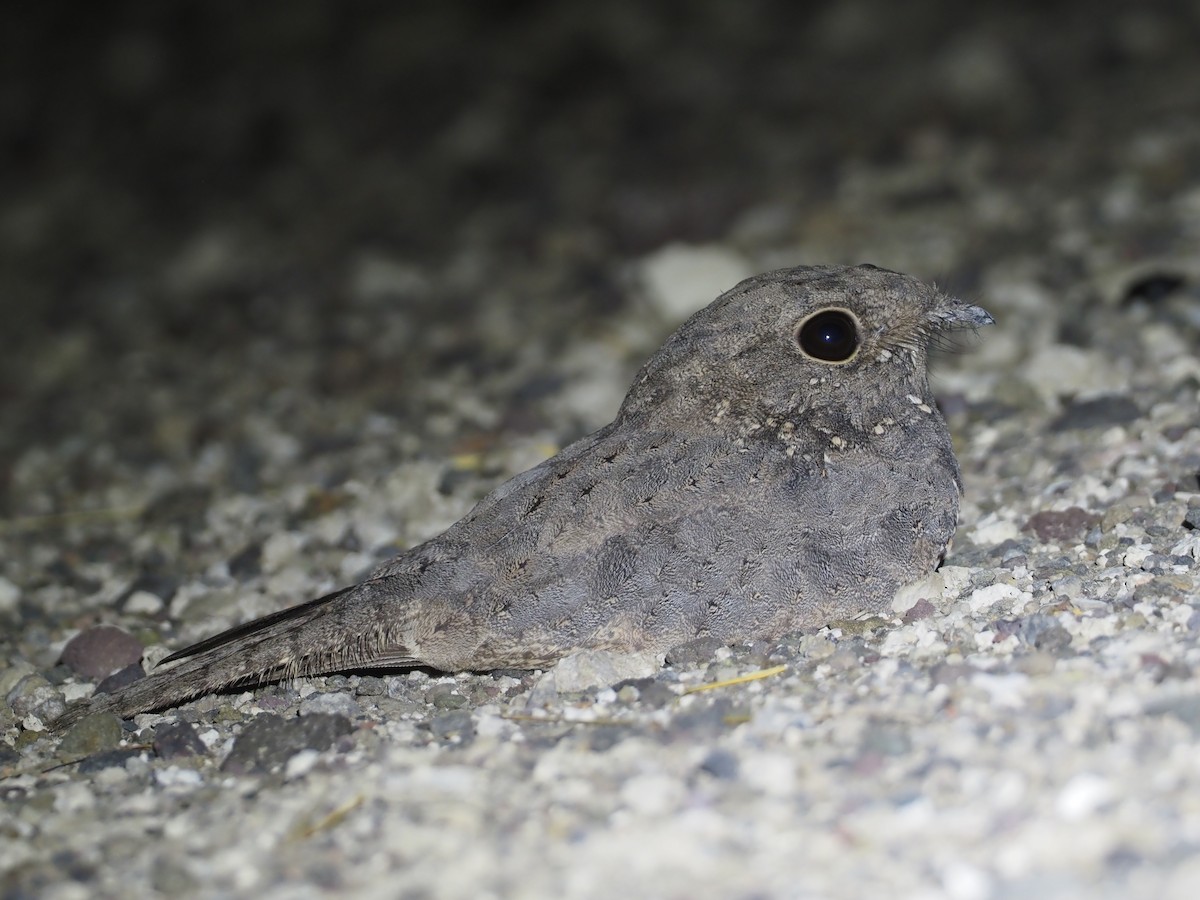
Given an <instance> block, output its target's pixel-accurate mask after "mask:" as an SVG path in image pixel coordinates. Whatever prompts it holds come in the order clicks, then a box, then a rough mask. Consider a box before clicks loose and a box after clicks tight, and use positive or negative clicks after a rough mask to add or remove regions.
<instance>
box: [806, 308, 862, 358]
mask: <svg viewBox="0 0 1200 900" xmlns="http://www.w3.org/2000/svg"><path fill="white" fill-rule="evenodd" d="M859 343H860V339H859V333H858V320H857V319H855V318H854V316H852V315H851V314H850V313H849V312H847V311H846V310H844V309H823V310H820V311H819V312H815V313H813V314H812V315H811V316H809V317H808V318H807V319H805V320H804V321H803V322H801V323H800V327H799V328H797V329H796V344H797V345H798V346H799V347H800V350H801V351H802V352H803V353H804V355H805V356H809V357H811V358H813V359H816V360H820V361H821V362H827V363H843V362H846V361H848V360H849V359H851V358H853V356H854V354H856V353H857V352H858V345H859Z"/></svg>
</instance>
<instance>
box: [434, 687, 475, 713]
mask: <svg viewBox="0 0 1200 900" xmlns="http://www.w3.org/2000/svg"><path fill="white" fill-rule="evenodd" d="M425 700H426V702H427V703H432V704H433V705H434V706H435V707H437V708H438V709H462V707H464V706H466V705H467V703H468V700H467V698H466V697H465V696H463V695H462V694H461V693H459V691H458V685H457V684H435V685H434V686H433V687H431V688H430V689H429V690H428V691H427V692H426V694H425Z"/></svg>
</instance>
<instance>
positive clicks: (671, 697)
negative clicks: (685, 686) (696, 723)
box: [613, 678, 679, 709]
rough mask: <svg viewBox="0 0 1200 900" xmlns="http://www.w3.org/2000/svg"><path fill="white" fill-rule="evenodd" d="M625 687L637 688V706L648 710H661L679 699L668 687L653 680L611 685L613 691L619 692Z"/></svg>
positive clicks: (635, 680) (634, 679)
mask: <svg viewBox="0 0 1200 900" xmlns="http://www.w3.org/2000/svg"><path fill="white" fill-rule="evenodd" d="M626 685H629V686H630V687H633V688H637V692H638V704H639V705H640V706H644V707H646V708H648V709H662V708H663V707H664V706H666V705H667V704H669V703H674V702H675V701H676V700H678V699H679V696H678V695H677V694H676V693H675V692H674V691H673V690H671V688H670V687H668V686H667V685H665V684H663V683H662V682H661V681H658V680H657V679H655V678H630V679H627V680H626V681H622V682H619V683H618V684H615V685H613V689H614V690H617V691H620V690H621V688H623V687H625V686H626Z"/></svg>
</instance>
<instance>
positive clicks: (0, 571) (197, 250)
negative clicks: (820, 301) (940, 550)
mask: <svg viewBox="0 0 1200 900" xmlns="http://www.w3.org/2000/svg"><path fill="white" fill-rule="evenodd" d="M595 6H597V7H602V8H597V9H592V10H586V9H585V8H584V6H583V5H578V7H577V8H574V7H571V6H569V5H566V4H559V5H555V4H550V3H523V4H506V5H504V6H503V8H500V7H496V8H494V9H493V8H492V7H490V6H487V7H484V6H481V7H480V9H479V10H477V11H475V12H469V11H467V8H466V7H463V8H462V9H455V8H453V7H452V6H451V5H450V4H426V5H419V4H411V5H410V4H405V5H404V6H403V8H401V7H396V8H395V9H394V10H393V9H392V8H390V7H387V6H385V5H366V4H362V5H358V4H356V5H353V6H345V5H342V4H337V3H334V2H327V3H320V2H307V0H306V2H296V3H289V4H286V5H285V4H280V5H278V6H273V5H269V4H262V5H258V4H256V5H254V6H253V7H250V8H249V10H250V11H244V10H243V11H239V12H237V13H234V12H233V11H234V9H235V7H233V6H232V5H224V6H222V5H212V4H203V5H201V4H188V3H179V4H144V5H139V4H133V3H127V4H112V5H106V6H104V7H103V9H101V7H96V8H95V9H92V11H90V12H80V11H79V10H77V9H74V8H72V11H71V12H70V14H69V15H68V14H67V13H66V12H65V11H64V10H65V7H64V9H63V10H60V9H57V8H56V7H55V6H54V5H53V4H42V5H36V6H29V7H28V8H24V9H21V8H19V7H17V6H14V8H12V9H7V10H6V11H5V13H3V16H4V17H5V19H6V21H5V23H4V26H3V27H2V28H0V33H3V34H4V38H3V41H4V48H3V58H4V59H5V60H6V66H7V67H8V69H9V70H10V77H7V78H6V80H5V83H4V86H3V89H2V90H0V134H2V138H3V141H2V146H0V153H2V154H3V156H2V158H3V165H2V166H0V185H2V189H0V198H2V199H0V260H2V262H0V303H2V304H3V321H4V336H5V338H6V340H5V348H6V349H5V353H4V355H3V356H2V357H0V516H2V519H0V701H2V702H0V798H2V804H3V805H2V806H0V897H3V898H4V900H10V898H11V900H15V898H32V897H39V898H40V897H46V898H55V900H68V898H75V897H80V898H84V897H86V898H94V897H117V896H121V897H142V896H155V895H159V894H163V895H172V896H195V897H244V896H254V897H258V898H264V897H266V898H269V897H280V898H282V897H287V898H294V897H309V896H313V897H315V896H326V895H331V894H337V895H344V896H354V897H375V896H378V897H404V898H435V897H540V896H554V897H567V898H573V897H606V896H647V897H649V896H655V897H679V898H684V897H697V896H707V897H741V898H775V897H781V898H786V897H864V896H890V897H905V898H952V900H1001V898H1010V897H1012V898H1015V897H1022V898H1024V897H1050V898H1068V897H1089V898H1106V897H1112V898H1117V897H1120V898H1130V897H1155V898H1179V900H1185V898H1186V900H1190V898H1193V897H1195V896H1198V895H1200V688H1198V686H1197V682H1196V676H1195V670H1196V669H1197V667H1198V666H1200V354H1198V348H1200V249H1198V248H1200V55H1197V54H1196V52H1195V48H1196V47H1197V46H1200V5H1197V4H1196V3H1195V2H1191V3H1185V2H1179V3H1175V4H1167V3H1163V4H1142V5H1139V6H1133V5H1115V4H1114V5H1111V6H1105V5H1103V4H1101V5H1100V6H1097V4H1095V3H1082V2H1080V3H1073V4H1072V3H1056V4H1049V5H1045V6H1043V7H1042V9H1041V11H1039V12H1034V11H1032V10H1025V9H1024V8H1017V9H1013V8H1011V7H1010V6H1009V5H1004V4H996V8H995V9H994V10H990V11H989V10H988V9H987V8H986V7H973V8H972V10H970V11H968V10H966V9H964V8H962V7H963V5H962V4H952V3H949V2H932V0H926V2H918V3H912V4H903V5H895V4H887V3H885V2H883V0H854V2H841V3H836V4H825V5H819V4H812V5H800V4H796V5H785V4H772V3H767V2H756V3H744V4H722V3H719V2H712V3H707V4H706V3H688V4H662V5H659V6H655V7H654V8H653V9H649V8H643V5H639V4H635V3H632V2H631V3H612V4H596V5H595ZM484 9H488V10H490V11H487V12H485V11H483V10H484ZM89 16H90V17H91V18H90V19H89V18H88V17H89ZM81 17H82V18H81ZM860 261H870V262H874V263H877V264H879V265H883V266H886V267H889V268H894V269H898V270H902V271H906V272H910V273H912V274H914V275H917V276H920V277H923V278H927V279H932V280H936V281H938V283H939V284H941V285H943V286H945V287H947V288H949V289H952V290H953V291H955V292H956V293H958V294H960V295H962V296H964V297H966V298H968V299H970V300H972V301H973V302H978V303H980V304H981V305H983V306H985V307H987V308H988V309H989V310H991V311H992V312H993V313H994V314H995V316H996V318H997V320H998V325H997V326H996V327H995V328H991V329H989V330H988V331H987V332H986V333H983V334H981V335H980V339H979V340H970V339H968V340H965V341H963V342H961V345H960V346H959V347H955V348H944V349H945V351H946V352H944V353H943V354H942V355H941V356H940V357H939V358H938V360H937V361H936V364H935V365H936V368H937V377H936V380H935V384H936V388H937V391H938V394H939V398H940V400H941V403H942V407H943V410H944V412H945V414H946V416H947V420H948V422H949V424H950V426H951V429H952V431H953V433H954V436H955V441H956V445H957V447H958V452H959V457H960V460H961V462H962V466H963V472H964V478H965V482H966V498H965V500H964V504H963V510H962V517H961V524H960V528H959V533H958V536H957V538H956V541H955V545H954V550H953V553H952V554H951V555H950V557H949V558H948V559H947V561H946V565H945V566H944V567H943V568H942V569H941V570H940V571H939V572H938V573H936V574H935V575H934V576H932V577H931V578H930V579H929V580H928V581H926V582H925V583H923V584H922V585H920V586H918V587H917V588H915V589H914V590H912V591H908V592H906V593H905V594H904V596H902V597H900V598H897V603H896V610H895V612H896V615H895V616H894V618H891V619H887V620H882V619H877V620H872V621H868V622H863V623H858V624H856V625H855V626H854V627H849V626H847V627H843V628H834V629H826V630H824V631H822V632H820V633H817V634H811V635H803V636H801V635H796V636H794V637H791V638H788V639H785V640H783V641H780V642H778V643H773V644H767V643H763V644H754V645H749V646H736V647H730V648H725V647H713V646H707V645H704V644H697V645H689V646H686V647H682V648H679V649H678V650H676V651H674V652H672V653H671V654H670V655H669V656H668V658H667V660H666V661H665V664H662V665H660V664H659V663H658V661H656V660H649V661H647V660H628V659H620V658H613V657H610V656H608V655H605V654H585V655H581V656H578V657H574V658H571V659H569V660H567V661H566V662H564V663H563V664H561V665H560V666H559V667H557V668H556V669H555V670H553V671H551V672H549V673H541V672H534V673H527V672H497V673H490V674H481V675H449V676H447V675H441V674H438V673H434V672H413V673H394V674H387V675H386V676H385V677H373V676H372V677H368V676H365V675H360V674H347V675H335V676H330V677H326V678H313V679H306V680H303V681H301V682H298V683H295V684H282V685H274V686H268V687H264V688H261V689H259V690H256V691H253V692H248V693H243V694H228V695H223V696H214V697H205V698H201V699H199V700H197V701H195V702H193V703H191V704H188V705H187V706H185V707H183V708H181V709H178V710H172V711H168V712H166V713H164V714H161V715H143V716H138V717H136V719H135V720H134V721H132V722H124V723H122V722H118V721H117V720H116V719H115V718H112V717H107V718H106V717H103V716H100V717H93V718H91V719H86V720H84V721H82V722H80V723H79V724H78V725H77V726H75V727H74V728H73V729H71V730H70V731H68V732H67V733H66V734H61V735H60V734H55V733H52V732H51V731H49V730H48V729H47V725H48V724H49V723H51V722H52V721H53V719H54V717H55V716H56V715H57V714H58V713H59V712H60V711H61V710H62V709H63V708H64V704H66V703H68V702H70V701H73V700H75V699H78V698H81V697H84V696H86V695H87V694H89V693H90V692H91V691H92V690H93V689H94V686H95V685H96V683H97V682H98V681H100V680H102V679H124V678H132V677H136V676H137V675H138V674H139V673H140V671H141V669H140V666H141V665H142V664H145V665H149V664H152V663H154V662H156V661H157V660H159V659H161V658H162V657H163V656H165V655H166V654H167V653H168V652H169V650H170V649H174V648H178V647H180V646H182V645H183V644H185V643H187V642H189V641H192V640H196V639H199V638H201V637H204V636H207V635H209V634H212V633H214V632H216V631H217V630H220V629H222V628H225V627H228V626H229V625H232V624H235V623H237V622H241V621H244V620H246V619H247V618H250V617H252V616H256V615H261V614H264V613H266V612H269V611H271V610H275V609H278V608H281V607H283V606H286V605H290V604H292V603H295V602H298V601H301V600H304V599H307V598H309V597H311V596H315V595H317V594H319V593H322V592H325V591H327V590H330V589H332V588H334V587H336V586H340V585H344V584H347V583H349V582H351V581H353V580H354V579H356V578H357V577H359V576H361V575H362V574H363V573H365V572H366V571H368V570H369V569H370V568H371V567H372V566H373V565H374V564H375V563H377V562H378V561H379V560H380V559H382V558H386V557H388V556H390V555H391V554H393V553H395V552H396V551H397V549H399V548H402V547H406V546H409V545H411V544H412V543H414V542H416V541H419V540H421V539H423V538H425V537H427V536H430V535H432V534H435V533H437V532H439V531H440V530H442V529H443V528H444V527H446V526H447V525H448V524H450V523H451V522H453V521H455V520H456V519H457V518H458V517H460V516H461V515H463V514H464V513H465V512H466V511H467V510H468V509H469V508H470V507H471V505H472V504H473V503H474V502H475V501H476V500H477V499H479V498H480V497H481V496H482V495H483V494H484V493H485V492H486V491H488V490H489V489H490V488H491V487H492V486H494V485H496V484H497V483H499V482H500V481H502V480H504V479H505V478H507V477H508V476H510V475H512V474H514V473H516V472H518V471H520V470H522V469H524V468H527V467H528V466H530V465H532V464H534V463H536V462H537V461H539V460H540V459H542V458H544V457H545V456H546V455H548V454H550V453H552V452H553V451H554V450H555V449H557V448H558V447H561V446H563V445H564V444H566V443H567V442H569V441H570V440H572V439H574V438H575V437H578V436H580V435H582V434H584V433H586V432H588V431H590V430H592V429H594V428H596V427H598V426H599V425H601V424H603V423H604V422H605V421H607V420H608V419H609V418H610V417H611V416H612V414H613V412H614V411H615V409H616V406H617V404H618V402H619V400H620V398H621V396H622V394H623V392H624V389H625V387H626V385H627V384H628V382H629V379H630V378H631V377H632V374H633V372H634V371H635V370H636V367H637V365H638V364H639V363H640V361H641V360H642V359H643V358H644V357H645V356H646V355H647V354H648V353H649V352H650V351H651V350H652V349H653V348H654V347H655V346H656V345H657V344H658V342H659V341H660V340H661V339H662V337H664V336H665V335H666V334H667V333H668V332H669V331H670V330H671V328H672V327H673V326H674V325H675V324H676V323H677V322H678V321H680V320H681V319H682V318H683V317H684V316H686V315H687V314H688V312H690V311H691V310H692V309H694V308H696V307H698V306H699V305H701V304H702V303H704V302H707V301H708V300H710V299H711V298H712V297H714V296H715V295H716V294H717V293H718V292H719V291H720V290H722V289H724V288H726V287H728V286H730V285H732V284H733V283H734V282H735V281H737V280H738V279H739V278H740V277H741V276H742V275H745V274H749V273H751V272H754V271H759V270H763V269H767V268H772V267H776V266H780V265H795V264H801V263H815V262H851V263H852V262H860ZM111 683H113V682H110V684H111ZM297 713H298V715H297Z"/></svg>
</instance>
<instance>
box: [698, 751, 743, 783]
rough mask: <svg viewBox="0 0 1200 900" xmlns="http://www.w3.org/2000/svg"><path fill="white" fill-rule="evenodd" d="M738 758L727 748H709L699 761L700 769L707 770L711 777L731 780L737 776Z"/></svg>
mask: <svg viewBox="0 0 1200 900" xmlns="http://www.w3.org/2000/svg"><path fill="white" fill-rule="evenodd" d="M738 767H739V763H738V758H737V757H736V756H734V755H733V754H732V753H730V752H729V751H728V750H721V749H716V750H710V751H709V753H708V755H707V756H706V757H704V761H703V762H702V763H700V771H701V772H707V773H708V774H709V775H711V776H712V777H713V778H719V779H721V780H722V781H733V780H734V779H735V778H737V776H738Z"/></svg>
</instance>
